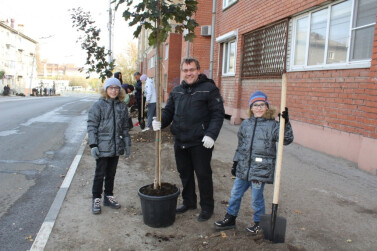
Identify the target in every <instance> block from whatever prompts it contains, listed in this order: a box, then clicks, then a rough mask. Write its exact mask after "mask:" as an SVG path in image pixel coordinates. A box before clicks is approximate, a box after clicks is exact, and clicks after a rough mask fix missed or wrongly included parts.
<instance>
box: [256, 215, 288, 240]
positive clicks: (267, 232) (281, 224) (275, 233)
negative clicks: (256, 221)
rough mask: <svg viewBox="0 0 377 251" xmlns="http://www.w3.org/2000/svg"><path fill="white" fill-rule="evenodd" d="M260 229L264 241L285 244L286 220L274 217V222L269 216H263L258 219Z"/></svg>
mask: <svg viewBox="0 0 377 251" xmlns="http://www.w3.org/2000/svg"><path fill="white" fill-rule="evenodd" d="M274 221H275V222H274ZM260 227H261V228H262V230H263V235H264V238H265V239H267V240H270V241H272V242H274V243H284V242H285V231H286V228H287V219H285V218H283V217H280V216H276V219H275V220H274V219H273V217H272V216H271V214H264V215H261V217H260Z"/></svg>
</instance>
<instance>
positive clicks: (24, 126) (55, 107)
mask: <svg viewBox="0 0 377 251" xmlns="http://www.w3.org/2000/svg"><path fill="white" fill-rule="evenodd" d="M97 99H98V96H97V95H85V96H84V95H76V96H64V97H1V98H0V191H2V192H1V193H0V250H28V249H30V247H31V245H32V243H33V240H34V238H35V236H36V235H37V233H38V231H39V229H40V227H41V224H42V222H43V220H44V219H45V217H46V214H47V212H48V210H49V208H50V206H51V204H52V202H53V200H54V198H55V195H56V193H57V191H58V189H59V186H60V185H61V183H62V181H63V179H64V177H65V174H66V173H67V170H68V168H69V166H70V164H71V163H72V160H73V158H74V157H75V154H76V152H77V150H78V149H79V147H80V144H81V142H82V140H83V139H84V137H85V135H86V119H87V112H88V110H89V108H90V107H91V105H92V104H93V102H94V101H95V100H97Z"/></svg>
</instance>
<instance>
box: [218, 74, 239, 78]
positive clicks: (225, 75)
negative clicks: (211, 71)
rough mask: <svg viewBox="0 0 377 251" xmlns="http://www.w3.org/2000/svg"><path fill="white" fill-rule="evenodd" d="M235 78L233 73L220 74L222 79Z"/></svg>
mask: <svg viewBox="0 0 377 251" xmlns="http://www.w3.org/2000/svg"><path fill="white" fill-rule="evenodd" d="M235 76H236V74H235V73H227V74H224V73H223V74H222V75H221V77H223V78H227V77H235Z"/></svg>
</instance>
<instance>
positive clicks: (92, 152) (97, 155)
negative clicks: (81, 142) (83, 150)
mask: <svg viewBox="0 0 377 251" xmlns="http://www.w3.org/2000/svg"><path fill="white" fill-rule="evenodd" d="M90 153H91V154H92V156H93V158H95V159H99V150H98V147H96V146H95V147H93V148H92V150H91V151H90Z"/></svg>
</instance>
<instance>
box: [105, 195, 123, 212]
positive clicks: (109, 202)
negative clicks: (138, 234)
mask: <svg viewBox="0 0 377 251" xmlns="http://www.w3.org/2000/svg"><path fill="white" fill-rule="evenodd" d="M103 205H104V206H107V207H111V208H114V209H119V208H120V204H119V203H118V202H117V201H116V200H115V198H114V196H111V195H109V196H105V197H104V199H103Z"/></svg>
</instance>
